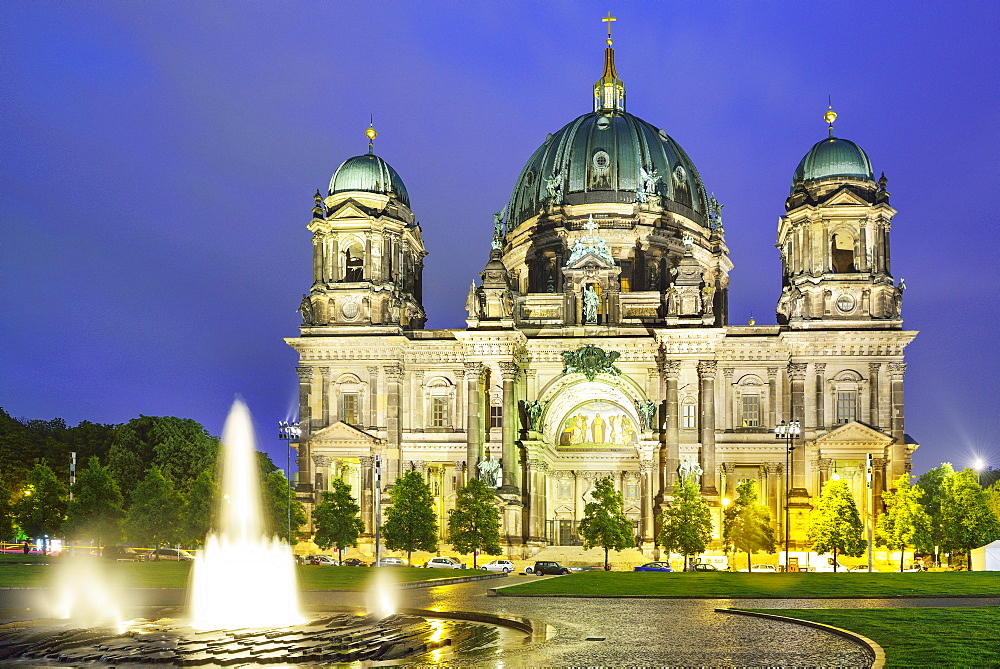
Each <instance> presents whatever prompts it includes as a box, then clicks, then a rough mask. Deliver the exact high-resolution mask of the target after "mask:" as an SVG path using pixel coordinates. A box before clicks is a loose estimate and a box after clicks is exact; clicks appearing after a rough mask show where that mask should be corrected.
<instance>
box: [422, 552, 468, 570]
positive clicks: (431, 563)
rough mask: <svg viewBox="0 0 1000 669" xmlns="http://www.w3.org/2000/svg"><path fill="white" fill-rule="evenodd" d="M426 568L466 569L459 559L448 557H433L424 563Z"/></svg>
mask: <svg viewBox="0 0 1000 669" xmlns="http://www.w3.org/2000/svg"><path fill="white" fill-rule="evenodd" d="M424 566H425V567H428V568H430V569H465V565H464V564H462V563H461V562H460V561H459V560H458V558H453V557H449V556H447V555H441V556H438V557H432V558H431V559H430V560H428V561H427V562H425V563H424Z"/></svg>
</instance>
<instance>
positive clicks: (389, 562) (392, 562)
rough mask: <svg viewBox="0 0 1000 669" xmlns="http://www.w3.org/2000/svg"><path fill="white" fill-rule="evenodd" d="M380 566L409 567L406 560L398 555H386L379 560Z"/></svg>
mask: <svg viewBox="0 0 1000 669" xmlns="http://www.w3.org/2000/svg"><path fill="white" fill-rule="evenodd" d="M378 566H379V567H408V566H409V564H407V562H406V560H404V559H403V558H397V557H384V558H382V559H381V560H379V561H378Z"/></svg>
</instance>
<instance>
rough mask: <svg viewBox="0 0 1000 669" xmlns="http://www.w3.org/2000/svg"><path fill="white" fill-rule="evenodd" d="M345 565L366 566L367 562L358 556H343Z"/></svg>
mask: <svg viewBox="0 0 1000 669" xmlns="http://www.w3.org/2000/svg"><path fill="white" fill-rule="evenodd" d="M344 566H345V567H367V566H368V563H367V562H364V561H363V560H359V559H358V558H344Z"/></svg>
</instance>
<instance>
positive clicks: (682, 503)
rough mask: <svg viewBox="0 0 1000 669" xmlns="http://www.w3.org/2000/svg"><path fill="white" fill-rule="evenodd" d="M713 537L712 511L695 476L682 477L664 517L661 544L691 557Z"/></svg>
mask: <svg viewBox="0 0 1000 669" xmlns="http://www.w3.org/2000/svg"><path fill="white" fill-rule="evenodd" d="M711 538H712V512H711V510H710V509H709V508H708V503H707V502H706V501H705V500H704V498H703V497H702V496H701V494H700V488H699V486H698V483H697V481H696V480H695V477H693V476H688V477H684V478H682V479H678V480H677V483H676V484H675V485H674V499H673V501H671V502H670V504H669V505H668V506H667V508H666V509H664V510H663V513H662V514H661V516H660V533H659V534H658V535H657V537H656V541H657V543H658V544H659V545H660V546H662V547H663V548H665V549H666V550H667V552H668V553H680V554H681V555H683V556H684V568H685V569H686V568H687V564H688V557H689V556H691V555H696V554H698V553H702V552H704V550H705V547H706V546H707V545H708V542H709V541H710V540H711Z"/></svg>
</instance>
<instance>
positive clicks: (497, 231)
mask: <svg viewBox="0 0 1000 669" xmlns="http://www.w3.org/2000/svg"><path fill="white" fill-rule="evenodd" d="M505 209H506V207H504V209H501V210H500V211H498V212H496V213H495V214H493V242H492V244H491V246H492V247H493V248H494V249H497V250H500V249H502V248H503V238H504V235H506V234H507V228H506V226H505V225H504V222H503V215H504V211H505Z"/></svg>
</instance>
